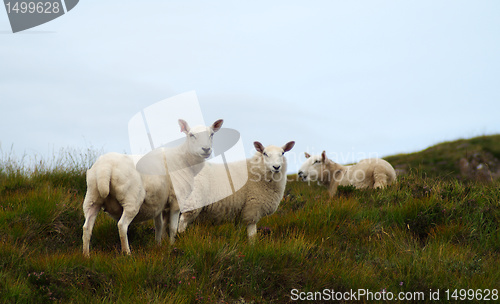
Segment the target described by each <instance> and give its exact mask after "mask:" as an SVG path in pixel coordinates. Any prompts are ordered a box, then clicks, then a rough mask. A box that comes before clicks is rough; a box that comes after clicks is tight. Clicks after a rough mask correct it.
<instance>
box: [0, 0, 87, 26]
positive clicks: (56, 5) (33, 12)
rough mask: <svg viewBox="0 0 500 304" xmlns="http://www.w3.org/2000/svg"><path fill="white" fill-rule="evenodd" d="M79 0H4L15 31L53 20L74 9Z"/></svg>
mask: <svg viewBox="0 0 500 304" xmlns="http://www.w3.org/2000/svg"><path fill="white" fill-rule="evenodd" d="M78 1H79V0H64V1H61V0H4V1H3V2H4V4H5V10H6V11H7V16H8V17H9V22H10V27H11V28H12V32H13V33H17V32H20V31H24V30H27V29H30V28H32V27H35V26H39V25H40V24H44V23H47V22H49V21H52V20H54V19H56V18H58V17H60V16H62V15H64V14H65V13H67V12H69V11H70V10H72V9H73V8H74V7H75V6H76V5H77V4H78Z"/></svg>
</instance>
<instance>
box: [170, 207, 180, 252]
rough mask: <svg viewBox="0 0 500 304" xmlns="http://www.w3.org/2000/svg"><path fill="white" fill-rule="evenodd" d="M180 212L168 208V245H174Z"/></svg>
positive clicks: (176, 209)
mask: <svg viewBox="0 0 500 304" xmlns="http://www.w3.org/2000/svg"><path fill="white" fill-rule="evenodd" d="M180 214H181V210H180V209H179V208H178V207H177V208H174V207H172V206H171V207H170V244H174V242H175V235H176V234H177V228H179V215H180Z"/></svg>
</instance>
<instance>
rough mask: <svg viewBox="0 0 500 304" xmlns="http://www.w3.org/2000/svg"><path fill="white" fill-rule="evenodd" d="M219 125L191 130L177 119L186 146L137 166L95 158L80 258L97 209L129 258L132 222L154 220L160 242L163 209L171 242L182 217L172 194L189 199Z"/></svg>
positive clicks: (123, 159) (127, 160) (117, 158)
mask: <svg viewBox="0 0 500 304" xmlns="http://www.w3.org/2000/svg"><path fill="white" fill-rule="evenodd" d="M222 123H223V121H222V120H217V121H216V122H214V123H213V125H212V126H210V127H205V126H197V127H194V128H192V129H190V128H189V125H188V124H187V122H185V121H184V120H182V119H179V125H180V127H181V131H182V132H184V133H185V134H186V140H185V141H184V143H183V144H181V145H180V146H178V147H175V148H159V149H155V150H153V151H152V152H151V153H149V154H147V155H146V156H145V157H144V158H143V159H141V160H139V162H138V163H137V167H136V165H135V163H134V161H133V159H132V157H130V156H128V155H123V154H119V153H108V154H105V155H103V156H101V157H99V159H98V160H97V161H96V162H95V164H94V165H93V166H92V168H90V169H89V170H88V171H87V193H86V194H85V200H84V202H83V212H84V215H85V223H84V225H83V237H82V238H83V254H84V255H85V256H89V246H90V238H91V235H92V228H93V226H94V223H95V219H96V217H97V214H98V213H99V211H100V210H101V208H103V209H104V211H105V212H106V213H108V214H109V215H110V216H111V217H112V218H114V219H115V220H116V221H118V232H119V235H120V241H121V246H122V251H123V252H125V253H127V254H130V247H129V244H128V237H127V230H128V226H129V225H130V223H131V222H141V221H146V220H150V219H154V222H155V239H156V241H157V242H161V239H162V235H163V231H164V217H166V212H165V210H167V209H169V211H170V242H171V243H173V242H174V240H175V232H176V231H177V225H178V220H179V214H180V208H179V205H178V198H177V196H176V195H178V196H183V197H184V196H185V197H187V195H189V193H190V192H191V190H192V189H191V186H192V184H193V179H194V176H195V175H196V174H197V173H198V172H199V171H200V170H201V169H202V167H203V164H204V160H205V159H206V158H208V157H209V156H210V155H211V153H212V139H213V133H215V132H217V131H218V130H219V129H220V128H221V126H222ZM167 167H168V168H167ZM179 180H180V181H179Z"/></svg>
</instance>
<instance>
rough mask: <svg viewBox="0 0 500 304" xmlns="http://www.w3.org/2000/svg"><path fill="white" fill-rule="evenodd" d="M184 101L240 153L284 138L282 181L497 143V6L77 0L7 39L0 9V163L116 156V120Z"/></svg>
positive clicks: (123, 145)
mask: <svg viewBox="0 0 500 304" xmlns="http://www.w3.org/2000/svg"><path fill="white" fill-rule="evenodd" d="M193 90H194V91H196V93H197V96H198V100H199V103H200V106H201V110H202V112H203V116H204V118H205V121H206V122H207V124H208V123H211V122H213V121H215V120H216V119H218V118H223V119H224V120H225V123H224V126H225V127H228V128H233V129H236V130H238V131H239V132H240V133H241V138H242V140H243V142H244V145H245V150H246V153H247V156H250V154H251V153H252V148H253V145H252V142H253V141H255V140H258V141H261V142H262V143H263V144H264V145H269V144H275V145H284V144H285V143H286V142H288V141H290V140H295V141H296V143H297V144H296V146H295V147H294V149H293V150H292V151H291V152H290V159H291V162H290V168H289V169H290V170H289V171H295V170H297V168H298V166H300V163H301V162H302V161H303V159H304V158H303V152H304V151H308V152H310V153H313V154H316V153H320V152H321V151H322V150H326V151H327V153H328V154H329V155H331V157H332V159H334V160H337V161H338V162H341V163H347V162H350V161H353V160H359V159H360V158H363V157H364V156H368V155H378V156H381V157H383V156H387V155H392V154H396V153H407V152H414V151H418V150H421V149H424V148H426V147H428V146H430V145H433V144H436V143H438V142H441V141H446V140H454V139H458V138H468V137H473V136H477V135H483V134H495V133H500V119H499V114H500V1H497V0H492V1H484V0H478V1H469V0H468V1H458V0H447V1H439V0H418V1H396V0H392V1H374V0H366V1H361V0H359V1H333V0H328V1H291V0H287V1H255V0H254V1H165V0H161V1H123V0H120V1H115V0H106V1H80V3H79V4H78V5H77V6H76V7H75V8H74V9H73V10H71V11H70V12H68V13H67V14H65V15H63V16H61V17H60V18H57V19H55V20H53V21H51V22H49V23H46V24H44V25H41V26H38V27H36V28H33V29H31V30H27V31H24V32H20V33H16V34H12V32H11V28H10V25H9V22H8V18H7V13H6V12H5V10H3V9H0V113H1V119H0V145H1V149H2V150H3V151H4V152H5V151H10V149H11V147H12V146H13V148H14V151H15V153H16V154H21V155H22V154H29V155H30V154H37V155H42V156H43V155H51V153H52V151H53V150H58V149H60V148H65V147H71V148H79V147H82V148H88V147H95V148H96V149H102V151H104V152H110V151H116V152H126V153H130V145H129V141H128V130H127V125H128V122H129V120H130V119H131V118H132V117H133V116H134V115H135V114H136V113H137V112H139V111H140V110H141V109H143V108H145V107H147V106H150V105H152V104H154V103H156V102H158V101H160V100H163V99H165V98H168V97H172V96H174V95H177V94H180V93H184V92H188V91H193ZM173 131H174V132H178V130H173ZM292 152H295V153H296V154H293V153H292Z"/></svg>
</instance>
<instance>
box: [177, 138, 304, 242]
mask: <svg viewBox="0 0 500 304" xmlns="http://www.w3.org/2000/svg"><path fill="white" fill-rule="evenodd" d="M294 145H295V142H293V141H291V142H288V143H287V144H286V145H284V146H283V147H277V146H273V145H271V146H267V147H265V148H264V146H263V145H262V144H261V143H260V142H257V141H256V142H254V147H255V149H256V150H257V152H256V153H255V155H254V156H253V157H252V158H250V159H247V160H243V161H240V162H234V163H230V164H229V166H246V167H247V171H246V173H247V174H248V181H247V182H246V184H245V185H244V186H243V187H242V188H241V189H240V190H238V191H236V192H235V193H233V194H232V195H230V196H228V197H225V198H223V199H221V200H219V201H217V202H215V203H213V204H210V205H207V206H204V207H202V208H198V209H195V210H191V211H188V212H184V213H182V214H181V218H180V220H179V231H178V232H179V233H182V232H184V231H185V230H186V228H187V226H188V225H189V224H190V223H192V222H193V221H194V220H195V219H196V218H197V217H199V218H200V220H209V221H212V222H213V223H215V224H220V223H222V222H224V221H231V220H234V219H236V218H237V219H239V220H241V221H242V222H243V223H244V224H245V225H246V226H247V235H248V238H249V241H250V243H253V242H254V241H255V235H256V233H257V223H258V222H259V220H260V219H261V218H262V217H264V216H267V215H270V214H273V213H274V212H275V211H276V209H278V206H279V204H280V201H281V199H282V198H283V193H284V191H285V185H286V180H287V176H286V170H287V162H286V158H285V157H284V154H285V152H288V151H290V150H291V149H292V148H293V146H294ZM217 166H218V167H217ZM214 167H215V168H214ZM221 173H222V174H226V173H225V168H224V166H223V165H217V164H212V165H210V166H209V165H207V166H205V167H204V168H203V170H202V171H201V172H200V174H199V175H198V176H197V177H196V178H197V179H198V178H200V177H201V178H203V179H204V180H205V181H208V182H210V184H209V186H208V187H205V189H204V190H205V191H206V192H205V193H203V195H202V196H201V197H202V199H205V200H210V197H211V196H213V195H215V196H217V195H219V194H220V193H219V192H218V191H217V187H224V186H225V185H222V184H223V183H219V184H220V185H217V182H214V181H217V179H218V176H220V174H221ZM193 193H195V191H193ZM198 199H200V197H198Z"/></svg>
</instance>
